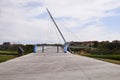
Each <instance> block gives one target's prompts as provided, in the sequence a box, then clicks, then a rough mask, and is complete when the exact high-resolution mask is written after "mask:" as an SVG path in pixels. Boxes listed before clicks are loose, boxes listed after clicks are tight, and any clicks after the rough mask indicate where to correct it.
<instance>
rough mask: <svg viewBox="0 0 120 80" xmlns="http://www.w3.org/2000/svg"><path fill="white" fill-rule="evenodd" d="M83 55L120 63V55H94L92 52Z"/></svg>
mask: <svg viewBox="0 0 120 80" xmlns="http://www.w3.org/2000/svg"><path fill="white" fill-rule="evenodd" d="M82 56H87V57H92V58H95V59H99V60H102V61H107V62H111V63H115V64H120V55H92V54H84V55H82Z"/></svg>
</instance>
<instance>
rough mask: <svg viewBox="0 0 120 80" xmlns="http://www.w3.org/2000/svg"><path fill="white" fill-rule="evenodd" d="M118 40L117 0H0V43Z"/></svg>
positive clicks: (119, 2)
mask: <svg viewBox="0 0 120 80" xmlns="http://www.w3.org/2000/svg"><path fill="white" fill-rule="evenodd" d="M46 8H48V9H49V10H50V12H51V14H52V15H53V17H54V19H55V21H56V22H57V24H58V26H59V28H60V29H61V31H62V32H63V35H64V37H65V38H66V40H67V41H90V40H98V41H102V40H109V41H112V40H120V0H0V44H2V43H3V42H5V41H10V42H12V43H34V44H36V43H59V42H60V43H62V42H63V40H62V39H61V37H60V36H59V37H57V36H58V35H59V34H58V33H57V30H56V28H55V26H54V24H53V22H52V21H51V19H50V17H49V15H48V13H47V11H46Z"/></svg>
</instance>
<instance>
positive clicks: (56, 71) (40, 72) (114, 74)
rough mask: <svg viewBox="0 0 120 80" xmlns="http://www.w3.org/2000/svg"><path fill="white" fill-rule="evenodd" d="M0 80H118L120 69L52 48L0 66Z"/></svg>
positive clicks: (114, 65) (119, 78) (117, 66)
mask: <svg viewBox="0 0 120 80" xmlns="http://www.w3.org/2000/svg"><path fill="white" fill-rule="evenodd" d="M0 80H120V65H116V64H112V63H107V62H103V61H99V60H95V59H92V58H87V57H83V56H78V55H73V54H70V53H67V54H65V53H63V52H62V51H61V52H60V53H56V51H55V49H54V48H51V49H46V50H45V53H37V54H34V53H31V54H29V55H25V56H22V57H19V58H16V59H13V60H10V61H7V62H3V63H0Z"/></svg>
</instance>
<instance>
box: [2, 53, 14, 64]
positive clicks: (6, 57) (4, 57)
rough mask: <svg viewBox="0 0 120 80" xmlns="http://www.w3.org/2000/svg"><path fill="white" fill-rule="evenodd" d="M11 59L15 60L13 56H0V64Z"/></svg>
mask: <svg viewBox="0 0 120 80" xmlns="http://www.w3.org/2000/svg"><path fill="white" fill-rule="evenodd" d="M13 58H15V56H13V55H0V63H1V62H4V61H7V60H10V59H13Z"/></svg>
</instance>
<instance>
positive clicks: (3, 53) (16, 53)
mask: <svg viewBox="0 0 120 80" xmlns="http://www.w3.org/2000/svg"><path fill="white" fill-rule="evenodd" d="M0 54H1V55H18V52H16V51H0Z"/></svg>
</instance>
